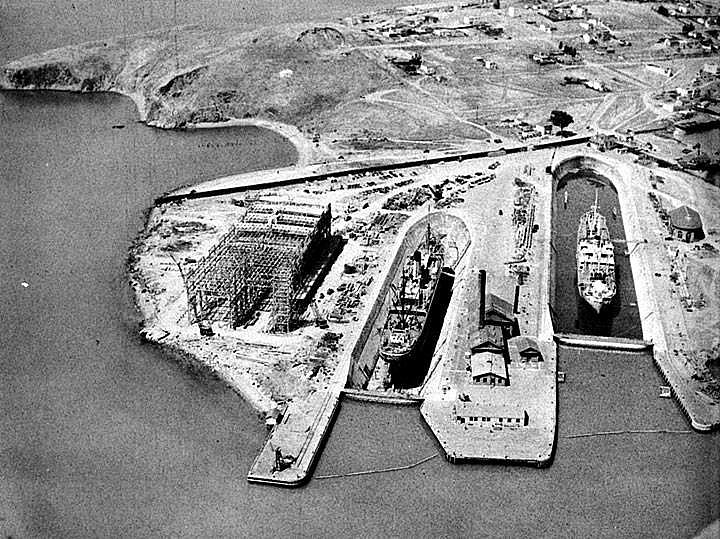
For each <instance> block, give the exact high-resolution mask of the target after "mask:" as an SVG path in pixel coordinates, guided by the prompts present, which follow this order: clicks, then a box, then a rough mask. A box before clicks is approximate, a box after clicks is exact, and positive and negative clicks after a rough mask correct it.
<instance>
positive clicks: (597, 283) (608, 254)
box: [577, 190, 615, 313]
mask: <svg viewBox="0 0 720 539" xmlns="http://www.w3.org/2000/svg"><path fill="white" fill-rule="evenodd" d="M577 280H578V292H580V296H582V298H583V299H584V300H585V301H586V302H587V303H588V304H589V305H590V306H591V307H592V308H593V309H595V311H596V312H598V313H599V312H600V310H601V309H602V307H603V305H607V304H608V303H610V302H611V301H612V299H613V297H615V251H614V249H613V244H612V241H611V240H610V233H609V231H608V227H607V222H606V221H605V217H604V216H603V215H602V214H601V213H600V211H599V209H598V193H597V190H596V191H595V203H594V204H593V205H592V207H591V208H590V210H588V211H587V212H585V213H584V214H583V216H582V217H581V218H580V226H579V227H578V238H577Z"/></svg>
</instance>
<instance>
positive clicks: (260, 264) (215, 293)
mask: <svg viewBox="0 0 720 539" xmlns="http://www.w3.org/2000/svg"><path fill="white" fill-rule="evenodd" d="M246 208H247V211H246V213H245V215H244V217H243V218H242V220H240V221H239V222H238V223H236V224H235V225H234V226H233V227H232V228H231V229H230V231H229V232H228V233H227V234H225V235H224V236H223V237H222V238H221V239H220V241H219V242H218V243H217V244H216V245H215V246H214V247H213V248H212V249H211V250H210V252H209V253H208V254H207V256H205V257H204V258H203V259H202V260H200V262H199V263H198V264H197V266H196V267H195V268H194V269H193V270H192V271H191V272H190V273H189V275H188V278H187V294H188V303H189V307H190V313H193V314H194V315H195V320H193V321H199V320H207V321H226V322H230V323H231V324H232V325H233V327H237V326H238V325H240V324H241V323H243V321H244V320H246V319H247V318H248V317H249V316H250V315H252V314H253V313H254V312H255V311H256V310H268V311H270V313H271V316H272V329H273V330H275V331H282V332H288V331H290V329H291V328H292V326H293V324H294V322H295V321H296V319H297V318H298V317H299V316H300V315H301V314H302V312H301V311H302V310H304V308H305V307H306V305H305V303H306V298H305V292H306V291H307V289H308V286H307V284H308V280H311V279H312V269H313V268H314V264H315V263H316V262H317V259H318V258H319V257H321V255H322V254H323V253H324V252H325V251H326V250H327V247H328V245H329V240H330V238H331V232H330V222H331V213H330V206H329V205H327V206H322V205H317V204H314V203H312V202H310V201H302V200H292V201H291V200H288V199H284V198H279V197H264V198H257V199H252V200H248V201H246Z"/></svg>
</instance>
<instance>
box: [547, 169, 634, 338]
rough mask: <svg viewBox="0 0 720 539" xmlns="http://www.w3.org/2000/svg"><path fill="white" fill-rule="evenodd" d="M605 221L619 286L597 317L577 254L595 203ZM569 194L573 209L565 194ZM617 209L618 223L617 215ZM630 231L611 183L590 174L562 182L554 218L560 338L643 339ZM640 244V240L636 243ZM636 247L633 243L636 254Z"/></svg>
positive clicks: (556, 293) (555, 305)
mask: <svg viewBox="0 0 720 539" xmlns="http://www.w3.org/2000/svg"><path fill="white" fill-rule="evenodd" d="M596 190H597V194H598V205H599V208H600V212H601V213H602V214H603V215H604V216H605V219H606V221H607V225H608V231H609V232H610V238H611V239H612V240H613V245H614V247H615V283H616V286H617V292H616V295H615V297H614V298H613V301H612V302H611V303H610V304H608V305H607V306H605V307H603V309H602V310H601V311H600V313H599V314H598V313H596V312H595V311H594V310H593V308H592V307H590V305H588V304H587V302H586V301H585V300H583V299H582V297H581V296H580V294H579V293H578V291H577V267H576V248H577V230H578V224H579V222H580V217H581V216H582V215H583V214H584V213H585V212H586V211H588V210H589V209H590V207H591V206H592V204H593V203H594V202H595V191H596ZM566 191H567V193H568V201H567V205H566V204H565V192H566ZM613 208H615V210H616V213H617V217H615V216H614V215H613V213H612V210H613ZM625 239H626V238H625V229H624V225H623V221H622V214H621V213H620V204H619V202H618V196H617V192H616V191H615V189H614V188H613V187H611V186H610V183H609V181H608V180H607V179H605V178H601V177H598V176H595V175H588V174H585V173H582V174H578V175H574V176H568V177H565V178H563V179H561V181H560V182H558V185H557V189H556V191H555V214H554V216H553V245H554V247H555V250H556V253H557V258H556V260H557V264H556V267H555V283H556V284H555V303H554V307H553V308H554V312H555V330H556V331H558V332H560V333H579V334H583V335H603V336H610V335H612V336H614V337H629V338H638V339H639V338H642V327H641V324H640V315H639V313H638V308H637V298H636V296H635V285H634V283H633V278H632V269H631V267H630V259H629V258H628V257H627V256H625V255H624V253H625V252H626V251H627V250H628V244H626V243H625ZM632 239H637V238H631V240H632ZM634 246H635V243H632V242H631V243H630V249H632V248H633V247H634Z"/></svg>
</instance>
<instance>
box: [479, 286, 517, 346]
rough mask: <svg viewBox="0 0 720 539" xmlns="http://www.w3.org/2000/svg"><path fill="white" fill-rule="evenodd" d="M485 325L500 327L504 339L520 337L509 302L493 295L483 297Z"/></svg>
mask: <svg viewBox="0 0 720 539" xmlns="http://www.w3.org/2000/svg"><path fill="white" fill-rule="evenodd" d="M484 323H485V325H488V326H500V327H501V328H503V330H504V332H503V334H505V335H507V337H506V338H510V337H515V336H517V335H520V325H519V324H518V321H517V318H516V317H515V314H514V313H513V306H512V304H511V303H510V302H508V301H505V300H504V299H502V298H499V297H498V296H496V295H495V294H491V293H488V294H486V295H485V319H484Z"/></svg>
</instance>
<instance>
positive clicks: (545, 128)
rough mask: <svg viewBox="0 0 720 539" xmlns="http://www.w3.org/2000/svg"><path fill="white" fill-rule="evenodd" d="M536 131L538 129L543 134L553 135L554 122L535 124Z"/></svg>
mask: <svg viewBox="0 0 720 539" xmlns="http://www.w3.org/2000/svg"><path fill="white" fill-rule="evenodd" d="M535 131H537V132H538V133H540V134H541V135H552V124H551V123H544V124H537V125H536V126H535Z"/></svg>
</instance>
